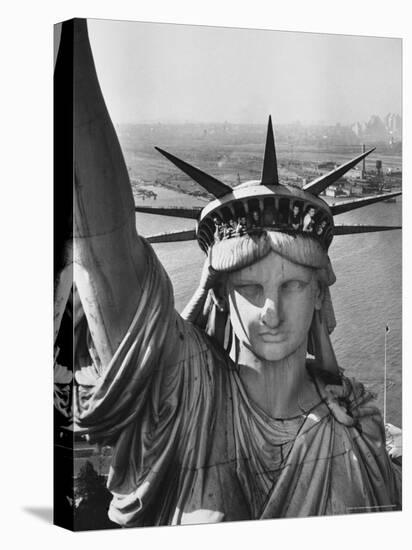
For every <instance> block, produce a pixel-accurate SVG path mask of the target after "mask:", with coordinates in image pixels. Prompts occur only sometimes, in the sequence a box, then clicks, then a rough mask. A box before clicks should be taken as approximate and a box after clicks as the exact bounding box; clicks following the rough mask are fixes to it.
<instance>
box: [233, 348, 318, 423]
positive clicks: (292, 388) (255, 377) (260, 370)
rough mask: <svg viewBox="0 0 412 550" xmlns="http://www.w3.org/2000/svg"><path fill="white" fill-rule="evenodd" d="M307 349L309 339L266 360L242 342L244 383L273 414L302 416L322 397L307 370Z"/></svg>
mask: <svg viewBox="0 0 412 550" xmlns="http://www.w3.org/2000/svg"><path fill="white" fill-rule="evenodd" d="M306 349H307V342H306V340H305V341H304V342H303V343H302V345H301V346H299V348H298V349H297V350H296V351H295V352H294V353H292V354H291V355H289V356H288V357H286V358H284V359H281V360H279V361H266V360H264V359H261V358H259V357H257V356H256V355H255V354H254V353H253V352H252V351H251V350H249V349H248V348H247V347H246V346H244V345H242V344H240V349H239V355H238V360H237V363H238V365H239V374H240V377H241V379H242V382H243V384H244V386H245V388H246V391H247V393H248V395H249V397H250V399H251V400H252V401H253V402H254V403H256V404H257V405H258V406H259V407H260V408H261V409H262V410H263V411H264V412H266V413H267V414H268V415H269V416H271V417H273V418H290V417H293V416H298V415H300V414H302V413H303V412H305V411H307V410H308V409H310V408H311V407H312V406H313V405H314V404H315V403H316V402H317V401H318V400H319V395H318V393H317V391H316V388H315V386H314V384H313V383H312V381H311V379H310V376H309V374H308V372H307V370H306ZM231 355H232V359H234V357H233V354H231Z"/></svg>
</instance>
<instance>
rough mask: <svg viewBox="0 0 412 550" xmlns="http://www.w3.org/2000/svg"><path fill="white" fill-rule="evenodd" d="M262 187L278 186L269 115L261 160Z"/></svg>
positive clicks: (273, 139)
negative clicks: (263, 153)
mask: <svg viewBox="0 0 412 550" xmlns="http://www.w3.org/2000/svg"><path fill="white" fill-rule="evenodd" d="M262 185H279V177H278V164H277V160H276V149H275V138H274V135H273V126H272V117H271V116H270V115H269V122H268V130H267V134H266V146H265V157H264V160H263V169H262Z"/></svg>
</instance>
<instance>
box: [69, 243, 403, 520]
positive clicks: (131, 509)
mask: <svg viewBox="0 0 412 550" xmlns="http://www.w3.org/2000/svg"><path fill="white" fill-rule="evenodd" d="M142 241H143V242H144V240H142ZM144 250H145V261H146V262H147V270H146V279H145V281H144V284H143V288H144V291H143V295H142V297H141V300H140V303H139V306H138V309H137V311H136V313H135V316H134V319H133V321H132V323H131V325H130V328H129V330H128V332H127V334H126V335H125V337H124V339H123V341H122V342H121V344H120V346H119V348H118V349H117V351H116V353H115V355H114V357H113V359H112V360H111V362H110V364H109V365H108V367H107V368H106V369H105V371H104V372H103V374H101V375H100V373H99V374H96V373H97V372H98V371H97V370H96V369H94V368H93V367H90V368H89V372H88V376H83V377H82V372H81V371H78V372H77V378H78V381H79V382H80V384H82V380H83V382H84V380H85V379H87V380H89V381H87V380H86V383H83V385H82V390H81V394H80V399H79V401H78V403H77V411H76V416H77V424H78V426H79V427H80V429H81V430H84V431H86V432H88V433H89V434H90V437H91V439H92V440H94V441H98V442H104V443H106V444H107V443H109V444H111V445H112V447H113V457H112V465H111V468H110V472H109V478H108V488H109V489H110V491H111V492H112V494H113V500H112V503H111V506H110V511H109V516H110V519H111V520H112V521H115V522H117V523H119V524H120V525H123V526H127V527H132V526H142V525H165V524H184V523H204V522H218V521H234V520H242V519H263V518H277V517H298V516H311V515H324V514H345V513H351V512H364V511H380V510H382V511H390V510H395V509H400V507H401V496H400V469H399V468H398V467H397V466H396V465H395V464H393V462H392V461H391V460H390V458H389V456H388V454H387V452H386V449H385V432H384V426H383V422H382V419H381V416H380V413H379V411H378V409H377V408H376V407H375V406H374V405H373V404H372V403H371V401H372V399H373V397H372V395H371V394H370V393H369V392H367V391H366V390H365V388H364V387H363V386H362V384H360V383H359V382H357V381H355V380H350V379H348V378H346V377H344V376H343V375H342V377H341V379H340V380H339V382H338V383H337V384H336V385H330V384H329V385H328V384H327V383H325V381H324V380H323V378H322V374H321V373H320V372H319V373H317V372H316V369H315V371H314V372H312V371H311V372H312V382H311V383H313V384H315V386H316V389H317V392H318V395H319V401H318V403H316V404H315V405H314V406H313V407H312V409H311V410H309V411H305V412H304V413H303V414H302V415H299V416H297V417H294V418H289V419H274V418H271V417H270V416H268V415H267V414H266V413H265V412H264V411H262V410H261V409H260V408H259V406H258V405H257V404H255V403H253V402H252V401H251V400H250V398H249V397H248V395H247V392H246V389H245V387H244V386H243V384H242V381H241V379H240V376H239V374H238V371H237V369H236V366H235V365H234V364H233V363H232V361H231V360H230V358H229V357H228V355H227V354H226V352H225V351H224V350H223V349H221V348H220V347H218V346H217V345H216V344H215V343H214V342H213V340H212V339H211V338H209V337H208V336H207V335H206V334H205V333H204V332H203V331H202V330H201V329H200V328H198V327H197V326H195V325H193V324H192V323H190V322H188V321H185V320H184V319H182V318H181V317H180V315H179V314H178V313H177V312H176V311H175V310H174V303H173V292H172V287H171V283H170V280H169V278H168V276H167V274H166V272H165V271H164V269H163V267H162V266H161V264H160V262H159V261H158V259H157V258H156V255H155V253H154V252H153V250H152V248H151V246H150V245H149V244H147V243H145V245H144ZM91 372H94V375H93V376H90V373H91ZM84 374H85V373H83V375H84ZM90 379H93V381H92V382H90Z"/></svg>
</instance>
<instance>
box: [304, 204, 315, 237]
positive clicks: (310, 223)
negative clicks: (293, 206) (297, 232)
mask: <svg viewBox="0 0 412 550" xmlns="http://www.w3.org/2000/svg"><path fill="white" fill-rule="evenodd" d="M314 225H315V208H314V207H313V206H309V207H308V208H307V210H306V214H305V217H304V218H303V231H307V232H309V233H311V232H312V231H313V227H314Z"/></svg>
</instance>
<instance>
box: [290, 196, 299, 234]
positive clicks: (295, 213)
mask: <svg viewBox="0 0 412 550" xmlns="http://www.w3.org/2000/svg"><path fill="white" fill-rule="evenodd" d="M290 224H291V226H292V228H293V229H295V230H296V231H297V230H298V229H300V228H301V226H302V215H301V213H300V206H299V204H297V203H296V202H295V203H294V205H293V209H292V212H291V216H290Z"/></svg>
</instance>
